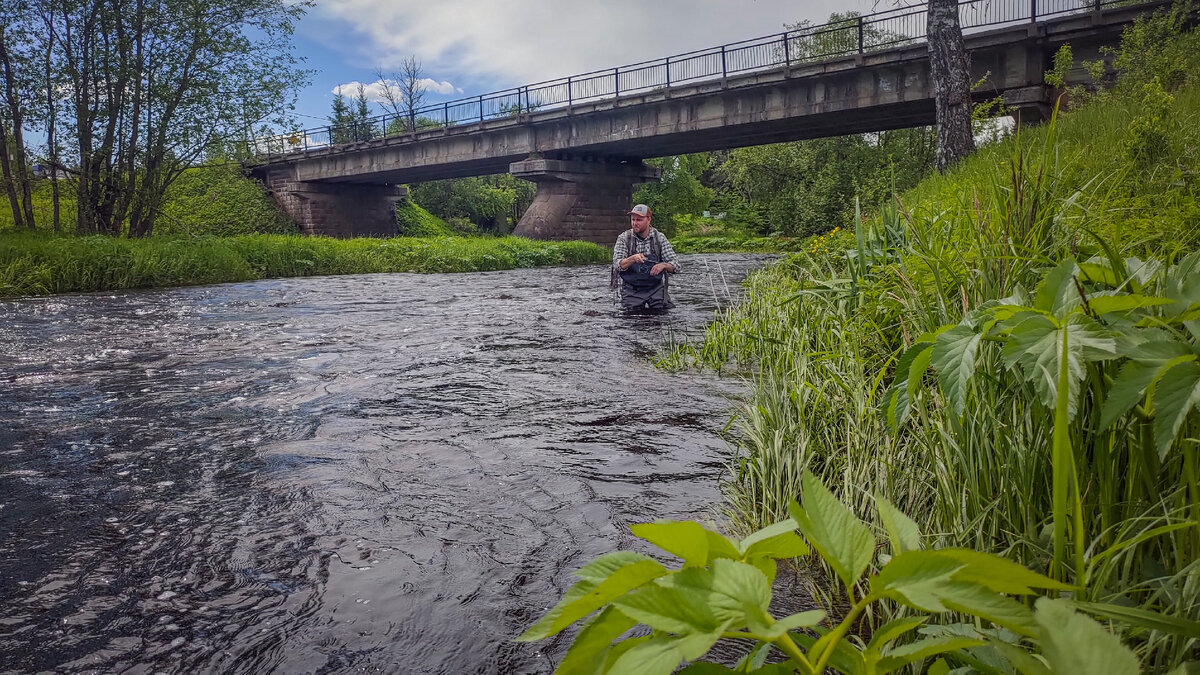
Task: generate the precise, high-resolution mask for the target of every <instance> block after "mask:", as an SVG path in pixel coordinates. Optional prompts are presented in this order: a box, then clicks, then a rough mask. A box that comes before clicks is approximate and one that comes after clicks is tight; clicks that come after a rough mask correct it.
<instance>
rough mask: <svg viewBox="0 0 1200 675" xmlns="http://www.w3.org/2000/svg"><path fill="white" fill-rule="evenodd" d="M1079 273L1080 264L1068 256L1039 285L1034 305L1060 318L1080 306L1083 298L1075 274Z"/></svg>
mask: <svg viewBox="0 0 1200 675" xmlns="http://www.w3.org/2000/svg"><path fill="white" fill-rule="evenodd" d="M1077 274H1079V266H1078V265H1076V264H1075V261H1074V260H1072V259H1070V258H1068V259H1066V260H1064V261H1062V262H1061V263H1059V264H1058V266H1057V267H1055V268H1054V269H1053V270H1051V271H1050V273H1049V274H1047V275H1046V278H1045V279H1043V280H1042V283H1041V284H1040V285H1039V286H1038V289H1037V293H1036V295H1034V298H1033V306H1034V307H1036V308H1037V309H1040V310H1042V311H1043V312H1047V313H1049V314H1053V315H1054V316H1056V317H1058V318H1060V319H1061V318H1062V317H1064V316H1066V314H1067V313H1068V312H1069V311H1071V310H1072V309H1074V308H1075V307H1078V306H1079V304H1080V302H1081V300H1082V299H1081V298H1080V297H1079V291H1078V289H1077V288H1076V287H1075V275H1077Z"/></svg>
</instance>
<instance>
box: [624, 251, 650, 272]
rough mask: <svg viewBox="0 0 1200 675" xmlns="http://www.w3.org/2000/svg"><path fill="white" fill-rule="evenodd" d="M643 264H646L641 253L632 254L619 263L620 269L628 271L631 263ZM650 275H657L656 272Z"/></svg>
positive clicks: (644, 257)
mask: <svg viewBox="0 0 1200 675" xmlns="http://www.w3.org/2000/svg"><path fill="white" fill-rule="evenodd" d="M643 262H646V256H644V255H642V254H641V253H634V254H633V255H631V256H629V257H628V258H626V259H624V260H622V261H621V269H628V268H629V266H630V265H632V264H633V263H643ZM651 274H657V272H651Z"/></svg>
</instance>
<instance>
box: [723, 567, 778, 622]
mask: <svg viewBox="0 0 1200 675" xmlns="http://www.w3.org/2000/svg"><path fill="white" fill-rule="evenodd" d="M712 580H713V584H712V589H713V591H715V592H717V593H723V594H724V595H726V596H728V597H730V598H733V599H735V600H738V601H740V602H742V603H744V604H749V605H751V606H753V607H756V608H757V609H759V610H762V611H764V612H765V611H766V610H767V607H768V606H769V605H770V604H771V585H770V584H769V583H767V578H766V577H765V576H764V575H763V573H762V572H760V571H759V570H758V569H757V568H755V567H753V566H752V565H747V564H746V563H743V562H738V561H736V560H724V559H721V560H714V561H713V565H712Z"/></svg>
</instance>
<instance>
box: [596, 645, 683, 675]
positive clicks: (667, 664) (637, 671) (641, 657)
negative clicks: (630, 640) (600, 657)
mask: <svg viewBox="0 0 1200 675" xmlns="http://www.w3.org/2000/svg"><path fill="white" fill-rule="evenodd" d="M678 640H679V638H671V637H655V638H650V639H649V640H646V641H645V642H642V643H641V644H639V645H637V646H635V647H634V648H633V649H630V650H629V651H627V652H625V653H624V654H622V655H621V658H619V659H617V660H616V662H615V663H613V664H612V667H611V668H609V672H612V673H621V675H671V673H673V672H675V669H676V668H677V667H679V663H680V662H681V661H683V654H681V653H680V651H679V646H678V644H677V643H678Z"/></svg>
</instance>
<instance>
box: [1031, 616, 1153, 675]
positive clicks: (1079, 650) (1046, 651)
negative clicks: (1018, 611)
mask: <svg viewBox="0 0 1200 675" xmlns="http://www.w3.org/2000/svg"><path fill="white" fill-rule="evenodd" d="M1034 616H1035V619H1036V620H1037V624H1038V627H1039V631H1038V638H1039V642H1040V643H1041V646H1042V655H1043V656H1044V657H1045V658H1046V661H1047V662H1048V663H1049V664H1050V668H1051V670H1053V671H1054V672H1056V673H1106V674H1107V675H1137V674H1138V660H1137V657H1135V656H1134V655H1133V652H1131V651H1129V650H1128V649H1126V648H1125V646H1124V645H1122V644H1121V641H1120V640H1119V639H1117V637H1116V636H1115V635H1112V634H1111V633H1109V632H1108V631H1106V630H1104V627H1103V626H1101V625H1100V624H1098V623H1096V622H1095V621H1092V620H1091V619H1089V618H1087V617H1085V616H1083V615H1081V614H1076V613H1075V612H1073V611H1071V608H1070V606H1069V605H1068V604H1067V603H1065V602H1061V601H1055V600H1051V599H1049V598H1039V599H1038V601H1037V613H1036V614H1035V615H1034Z"/></svg>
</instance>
